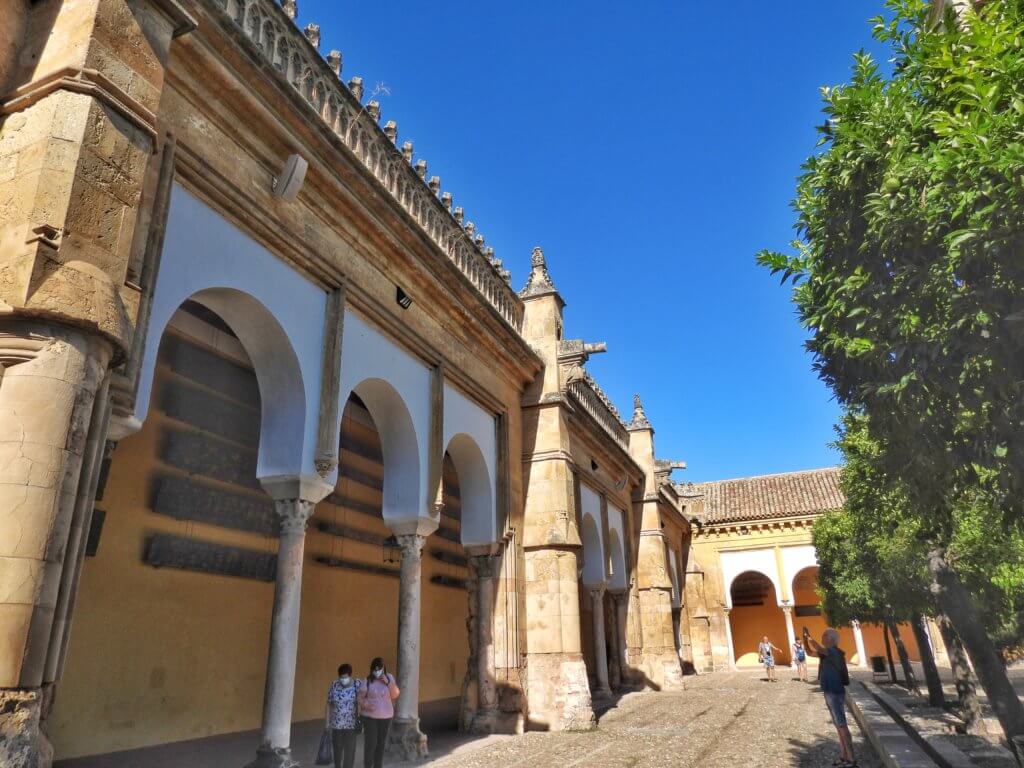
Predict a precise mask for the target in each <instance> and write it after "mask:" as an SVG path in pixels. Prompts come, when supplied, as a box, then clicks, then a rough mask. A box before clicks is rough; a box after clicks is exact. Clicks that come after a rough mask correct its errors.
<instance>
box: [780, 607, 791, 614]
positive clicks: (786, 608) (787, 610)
mask: <svg viewBox="0 0 1024 768" xmlns="http://www.w3.org/2000/svg"><path fill="white" fill-rule="evenodd" d="M779 607H780V608H782V612H783V613H785V614H786V615H787V616H792V615H793V606H792V605H782V606H779Z"/></svg>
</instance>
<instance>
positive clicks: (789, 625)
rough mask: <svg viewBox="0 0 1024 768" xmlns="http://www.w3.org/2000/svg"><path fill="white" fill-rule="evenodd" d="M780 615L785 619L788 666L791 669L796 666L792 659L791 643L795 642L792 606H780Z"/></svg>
mask: <svg viewBox="0 0 1024 768" xmlns="http://www.w3.org/2000/svg"><path fill="white" fill-rule="evenodd" d="M782 613H783V614H784V615H785V617H786V639H787V640H788V641H789V666H791V667H792V666H795V664H796V660H795V659H794V658H793V643H795V642H796V629H794V627H793V606H792V605H784V606H782Z"/></svg>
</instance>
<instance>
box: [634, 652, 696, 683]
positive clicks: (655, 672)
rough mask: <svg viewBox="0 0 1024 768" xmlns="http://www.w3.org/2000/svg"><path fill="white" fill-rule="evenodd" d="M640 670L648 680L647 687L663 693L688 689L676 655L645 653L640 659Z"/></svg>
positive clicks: (646, 681)
mask: <svg viewBox="0 0 1024 768" xmlns="http://www.w3.org/2000/svg"><path fill="white" fill-rule="evenodd" d="M640 669H641V670H642V671H643V672H644V674H645V675H646V677H647V679H646V680H644V681H643V682H644V684H645V687H649V688H656V689H658V690H662V691H682V690H684V689H685V688H686V683H685V682H684V681H683V668H682V665H681V664H680V663H679V658H678V657H677V656H676V655H675V654H674V653H669V652H666V653H657V654H654V653H651V654H648V653H645V654H643V655H642V656H641V657H640Z"/></svg>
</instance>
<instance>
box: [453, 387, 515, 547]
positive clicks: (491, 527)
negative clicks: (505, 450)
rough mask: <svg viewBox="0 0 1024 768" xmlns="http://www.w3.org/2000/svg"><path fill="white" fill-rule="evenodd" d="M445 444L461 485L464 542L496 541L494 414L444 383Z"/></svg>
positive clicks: (489, 542) (486, 542)
mask: <svg viewBox="0 0 1024 768" xmlns="http://www.w3.org/2000/svg"><path fill="white" fill-rule="evenodd" d="M444 444H445V445H446V446H447V450H448V453H449V454H450V455H451V458H452V461H453V462H454V464H455V469H456V472H458V475H459V484H460V486H461V488H462V493H463V499H462V543H463V545H465V546H467V547H469V546H474V545H480V544H493V543H494V542H496V541H497V540H498V539H499V538H500V536H501V534H502V533H503V531H501V530H499V528H500V526H501V525H502V524H503V522H502V521H500V520H499V519H498V497H497V461H496V459H497V435H496V423H495V417H494V414H492V413H489V412H488V411H486V410H484V409H483V408H481V407H480V406H479V405H477V404H476V403H475V402H473V401H472V400H470V399H469V398H468V397H466V396H465V395H464V394H462V392H460V391H459V390H458V389H456V388H455V387H453V386H452V385H451V384H449V383H447V382H445V385H444Z"/></svg>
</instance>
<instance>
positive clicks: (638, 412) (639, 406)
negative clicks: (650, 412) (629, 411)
mask: <svg viewBox="0 0 1024 768" xmlns="http://www.w3.org/2000/svg"><path fill="white" fill-rule="evenodd" d="M629 428H630V429H650V428H651V422H649V421H648V420H647V414H646V413H644V404H643V403H641V402H640V395H633V421H631V422H630V423H629Z"/></svg>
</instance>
